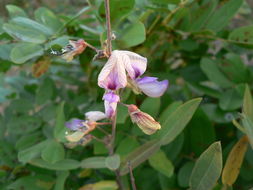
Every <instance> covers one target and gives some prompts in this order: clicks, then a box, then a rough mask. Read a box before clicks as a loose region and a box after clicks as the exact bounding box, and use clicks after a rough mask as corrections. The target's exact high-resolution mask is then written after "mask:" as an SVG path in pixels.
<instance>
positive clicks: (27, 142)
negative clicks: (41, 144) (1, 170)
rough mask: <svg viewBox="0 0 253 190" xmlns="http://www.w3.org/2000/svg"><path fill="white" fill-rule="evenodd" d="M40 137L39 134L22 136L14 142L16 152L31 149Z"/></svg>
mask: <svg viewBox="0 0 253 190" xmlns="http://www.w3.org/2000/svg"><path fill="white" fill-rule="evenodd" d="M41 136H42V134H41V133H40V132H36V133H33V134H27V135H24V136H22V137H21V138H20V139H19V140H18V141H17V142H16V146H15V148H16V149H18V150H23V149H25V148H28V147H31V146H32V145H34V144H35V143H36V142H38V141H39V140H40V139H41Z"/></svg>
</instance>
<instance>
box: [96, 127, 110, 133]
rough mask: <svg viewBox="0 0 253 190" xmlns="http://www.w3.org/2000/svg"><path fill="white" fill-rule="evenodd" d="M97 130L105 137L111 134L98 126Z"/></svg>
mask: <svg viewBox="0 0 253 190" xmlns="http://www.w3.org/2000/svg"><path fill="white" fill-rule="evenodd" d="M97 129H98V130H99V131H101V132H102V133H104V134H105V135H109V133H107V132H106V131H105V130H104V129H102V128H101V127H99V126H97Z"/></svg>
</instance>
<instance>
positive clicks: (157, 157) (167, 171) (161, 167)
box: [148, 150, 174, 177]
mask: <svg viewBox="0 0 253 190" xmlns="http://www.w3.org/2000/svg"><path fill="white" fill-rule="evenodd" d="M148 161H149V164H150V165H151V166H152V167H153V168H154V169H156V170H157V171H159V172H161V173H162V174H164V175H165V176H167V177H171V176H172V175H173V172H174V166H173V164H172V163H171V161H170V160H169V159H168V158H167V156H166V154H165V153H164V152H163V151H161V150H160V151H158V152H156V153H155V154H153V155H152V156H151V157H150V158H149V159H148Z"/></svg>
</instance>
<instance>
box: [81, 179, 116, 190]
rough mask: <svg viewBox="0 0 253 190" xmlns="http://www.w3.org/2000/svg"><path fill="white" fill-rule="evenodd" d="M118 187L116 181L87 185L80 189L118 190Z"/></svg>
mask: <svg viewBox="0 0 253 190" xmlns="http://www.w3.org/2000/svg"><path fill="white" fill-rule="evenodd" d="M117 189H118V185H117V183H116V182H115V181H109V180H107V181H99V182H97V183H93V184H87V185H84V186H82V187H81V188H79V190H117Z"/></svg>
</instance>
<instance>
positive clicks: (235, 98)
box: [219, 86, 243, 110]
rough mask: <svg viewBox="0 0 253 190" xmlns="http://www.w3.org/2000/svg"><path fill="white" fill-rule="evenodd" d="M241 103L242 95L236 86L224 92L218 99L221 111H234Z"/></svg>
mask: <svg viewBox="0 0 253 190" xmlns="http://www.w3.org/2000/svg"><path fill="white" fill-rule="evenodd" d="M242 102H243V95H242V94H241V93H240V89H239V88H238V86H237V87H236V88H233V89H229V90H226V91H225V92H224V93H222V95H221V96H220V98H219V106H220V108H221V109H222V110H234V109H237V108H240V107H241V105H242Z"/></svg>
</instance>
